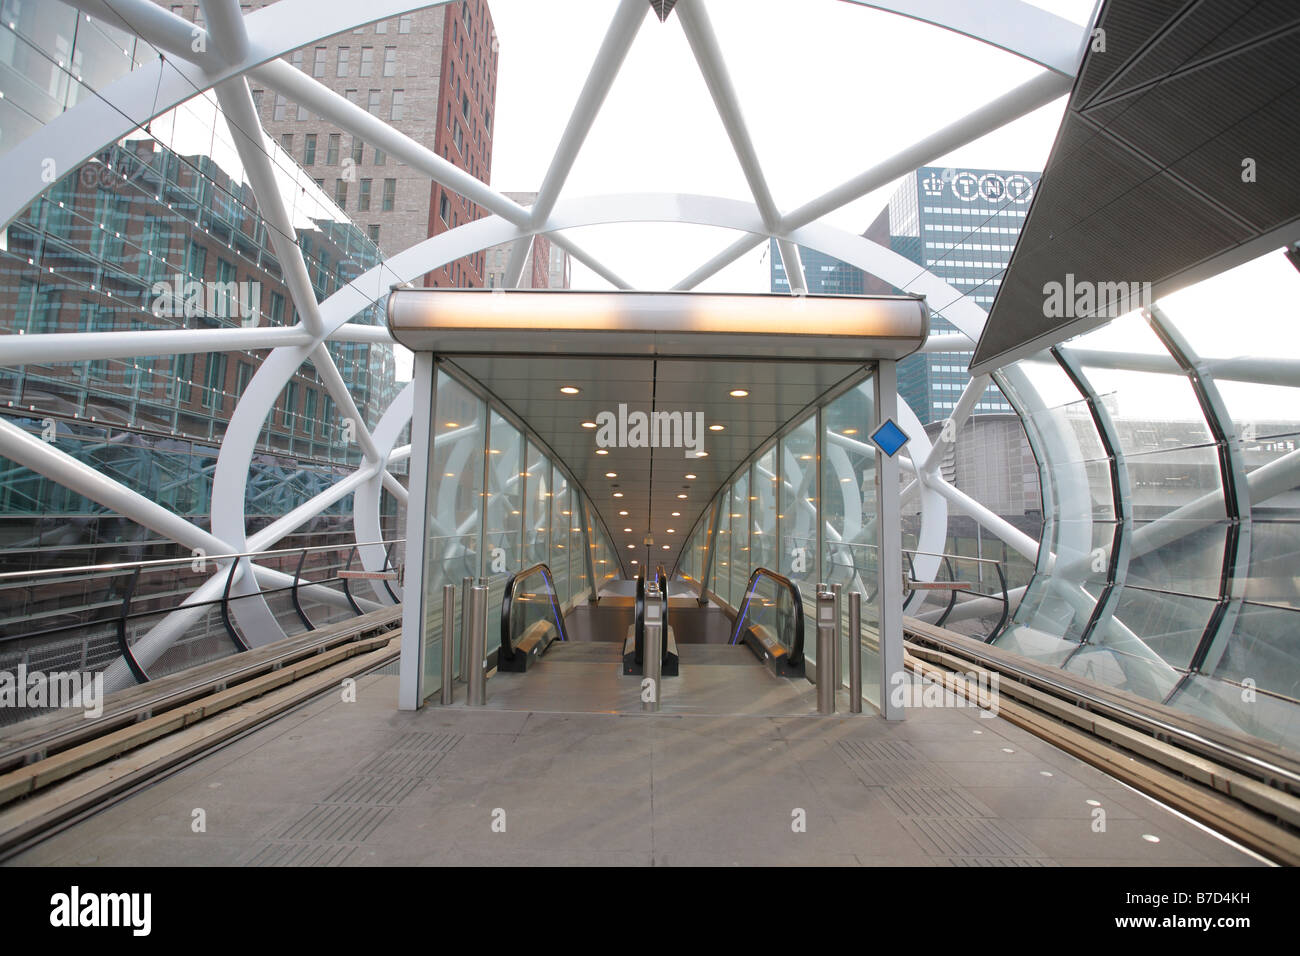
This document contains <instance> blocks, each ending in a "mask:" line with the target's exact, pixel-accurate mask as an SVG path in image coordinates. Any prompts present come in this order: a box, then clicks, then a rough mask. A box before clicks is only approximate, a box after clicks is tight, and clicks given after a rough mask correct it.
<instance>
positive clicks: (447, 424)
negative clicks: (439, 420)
mask: <svg viewBox="0 0 1300 956" xmlns="http://www.w3.org/2000/svg"><path fill="white" fill-rule="evenodd" d="M444 424H446V426H447V427H448V428H460V426H459V425H457V424H456V423H455V422H445V423H444Z"/></svg>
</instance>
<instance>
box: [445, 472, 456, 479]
mask: <svg viewBox="0 0 1300 956" xmlns="http://www.w3.org/2000/svg"><path fill="white" fill-rule="evenodd" d="M446 476H447V477H448V478H455V477H456V473H455V472H454V471H449V472H446Z"/></svg>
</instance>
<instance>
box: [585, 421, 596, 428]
mask: <svg viewBox="0 0 1300 956" xmlns="http://www.w3.org/2000/svg"><path fill="white" fill-rule="evenodd" d="M582 427H583V428H595V427H596V423H595V422H583V423H582Z"/></svg>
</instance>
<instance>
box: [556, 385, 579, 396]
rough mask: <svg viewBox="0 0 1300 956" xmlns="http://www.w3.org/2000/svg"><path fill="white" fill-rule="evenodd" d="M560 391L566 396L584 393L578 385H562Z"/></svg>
mask: <svg viewBox="0 0 1300 956" xmlns="http://www.w3.org/2000/svg"><path fill="white" fill-rule="evenodd" d="M560 391H561V392H563V393H564V394H565V395H577V394H578V393H579V392H580V391H582V389H580V388H578V387H577V386H576V385H561V386H560Z"/></svg>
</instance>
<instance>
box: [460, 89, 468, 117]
mask: <svg viewBox="0 0 1300 956" xmlns="http://www.w3.org/2000/svg"><path fill="white" fill-rule="evenodd" d="M460 115H461V116H463V117H465V119H469V94H468V93H462V94H461V95H460Z"/></svg>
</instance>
